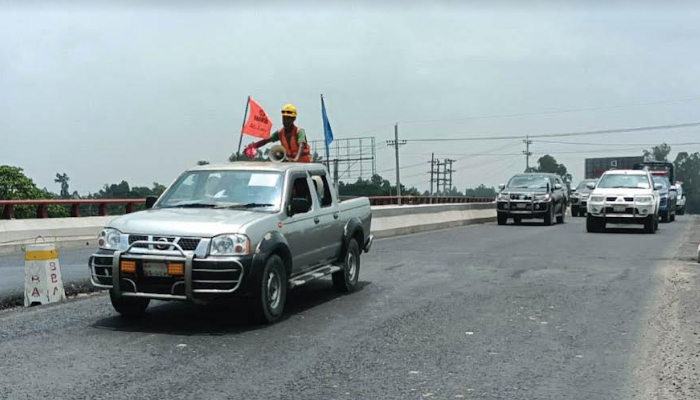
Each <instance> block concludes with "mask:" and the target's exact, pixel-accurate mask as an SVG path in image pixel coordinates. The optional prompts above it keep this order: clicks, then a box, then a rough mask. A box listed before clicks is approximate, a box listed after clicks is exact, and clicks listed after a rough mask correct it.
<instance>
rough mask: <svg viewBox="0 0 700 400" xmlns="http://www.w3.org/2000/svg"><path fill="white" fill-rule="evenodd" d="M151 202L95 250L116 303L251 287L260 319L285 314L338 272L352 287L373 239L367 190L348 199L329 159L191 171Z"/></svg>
mask: <svg viewBox="0 0 700 400" xmlns="http://www.w3.org/2000/svg"><path fill="white" fill-rule="evenodd" d="M146 208H147V209H146V210H145V211H141V212H137V213H133V214H128V215H124V216H121V217H118V218H116V219H114V220H113V221H112V222H110V223H109V225H108V226H107V227H105V228H104V230H103V231H102V232H101V233H100V237H99V239H98V243H99V246H100V249H99V250H98V252H97V253H96V254H94V255H93V256H92V257H91V258H90V262H89V264H90V276H91V280H92V284H93V285H94V286H96V287H99V288H105V289H110V299H111V301H112V305H113V306H114V308H115V310H116V311H117V312H119V313H120V314H121V315H123V316H126V317H131V316H138V315H141V314H143V313H144V312H145V310H146V308H147V307H148V304H149V302H150V300H151V299H157V300H186V301H193V302H196V303H207V302H211V301H212V300H215V299H220V298H228V297H245V298H247V300H248V301H249V305H250V310H251V312H252V313H253V315H254V316H255V317H256V319H257V320H258V321H260V322H263V323H269V322H274V321H275V320H277V319H279V318H280V317H281V315H282V312H283V310H284V304H285V300H286V296H287V292H288V291H289V290H290V289H292V288H294V287H296V286H299V285H303V284H304V283H306V282H309V281H311V280H314V279H317V278H321V277H324V276H327V275H331V276H332V279H333V286H334V287H335V288H336V289H337V290H339V291H341V292H352V291H354V290H355V288H356V287H357V284H358V277H359V272H360V255H361V253H362V252H363V251H364V252H367V251H369V249H370V247H371V245H372V235H370V224H371V218H372V216H371V211H370V205H369V200H368V199H367V198H357V199H352V200H345V201H342V202H340V201H339V200H338V196H337V194H336V191H335V190H334V188H333V187H332V186H331V183H330V182H329V179H328V174H327V172H326V169H325V168H324V166H323V165H320V164H299V163H272V162H236V163H229V164H224V165H206V166H201V167H196V168H193V169H190V170H188V171H186V172H185V173H183V174H182V175H181V176H180V177H179V178H178V179H177V180H176V181H175V182H174V183H173V184H172V185H171V186H170V187H169V188H168V189H167V190H166V191H165V192H164V193H163V195H162V196H161V197H160V198H159V199H156V198H155V197H153V198H149V199H147V203H146Z"/></svg>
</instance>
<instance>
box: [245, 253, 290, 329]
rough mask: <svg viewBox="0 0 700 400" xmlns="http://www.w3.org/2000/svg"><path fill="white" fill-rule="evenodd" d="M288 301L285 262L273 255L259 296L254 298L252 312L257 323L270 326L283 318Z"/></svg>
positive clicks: (262, 281) (263, 277)
mask: <svg viewBox="0 0 700 400" xmlns="http://www.w3.org/2000/svg"><path fill="white" fill-rule="evenodd" d="M286 301H287V274H286V272H285V268H284V262H283V261H282V259H281V258H280V257H279V256H278V255H272V256H271V257H270V258H268V259H267V262H266V263H265V269H264V270H263V273H262V279H261V283H260V287H259V290H258V293H257V295H254V296H253V299H252V303H253V304H252V307H251V311H252V312H253V317H254V318H255V320H256V321H257V322H260V323H263V324H269V323H272V322H275V321H277V320H278V319H280V318H281V317H282V313H283V312H284V304H285V303H286Z"/></svg>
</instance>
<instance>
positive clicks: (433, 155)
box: [430, 153, 435, 197]
mask: <svg viewBox="0 0 700 400" xmlns="http://www.w3.org/2000/svg"><path fill="white" fill-rule="evenodd" d="M433 171H435V153H431V155H430V196H431V197H432V196H433Z"/></svg>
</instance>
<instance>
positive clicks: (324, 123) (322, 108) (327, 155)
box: [321, 94, 331, 171]
mask: <svg viewBox="0 0 700 400" xmlns="http://www.w3.org/2000/svg"><path fill="white" fill-rule="evenodd" d="M324 109H325V104H324V103H323V94H321V122H322V123H323V142H324V143H325V144H326V169H327V170H328V171H330V170H331V160H329V157H330V155H329V153H330V152H329V150H328V138H327V137H326V121H325V120H324V119H323V110H324Z"/></svg>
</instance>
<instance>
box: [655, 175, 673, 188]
mask: <svg viewBox="0 0 700 400" xmlns="http://www.w3.org/2000/svg"><path fill="white" fill-rule="evenodd" d="M654 183H660V184H662V185H664V188H665V189H668V187H669V186H670V185H671V184H670V183H669V181H668V178H666V177H665V176H657V175H655V176H654Z"/></svg>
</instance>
